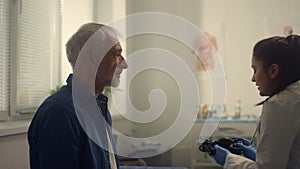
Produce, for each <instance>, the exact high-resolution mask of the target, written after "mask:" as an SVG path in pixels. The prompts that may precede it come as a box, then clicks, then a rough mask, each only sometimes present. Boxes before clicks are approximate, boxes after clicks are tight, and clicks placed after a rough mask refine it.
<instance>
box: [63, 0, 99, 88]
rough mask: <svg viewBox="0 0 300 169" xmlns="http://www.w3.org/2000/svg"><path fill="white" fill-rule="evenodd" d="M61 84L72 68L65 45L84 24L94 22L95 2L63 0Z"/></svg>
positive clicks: (91, 0)
mask: <svg viewBox="0 0 300 169" xmlns="http://www.w3.org/2000/svg"><path fill="white" fill-rule="evenodd" d="M62 1H63V2H62V3H63V4H62V6H63V7H62V11H63V12H62V43H61V44H62V47H61V50H62V51H61V53H62V57H61V65H62V68H61V70H62V72H61V83H62V84H65V83H66V82H65V81H66V79H67V77H68V75H69V73H71V72H72V67H71V65H70V64H69V61H68V59H67V56H66V48H65V44H66V43H67V41H68V39H69V38H70V37H71V36H72V35H73V34H74V33H75V32H76V31H77V30H78V28H79V27H80V26H81V25H83V24H84V23H87V22H91V21H92V20H93V17H94V16H93V0H62Z"/></svg>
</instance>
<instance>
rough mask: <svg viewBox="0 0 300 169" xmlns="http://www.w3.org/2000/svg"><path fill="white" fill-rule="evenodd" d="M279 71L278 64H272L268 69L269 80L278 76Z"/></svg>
mask: <svg viewBox="0 0 300 169" xmlns="http://www.w3.org/2000/svg"><path fill="white" fill-rule="evenodd" d="M279 71H280V67H279V65H278V64H272V65H271V66H270V67H269V75H270V78H272V79H274V78H276V77H277V76H278V75H279Z"/></svg>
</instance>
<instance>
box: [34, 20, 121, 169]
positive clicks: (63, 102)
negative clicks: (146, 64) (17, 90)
mask: <svg viewBox="0 0 300 169" xmlns="http://www.w3.org/2000/svg"><path fill="white" fill-rule="evenodd" d="M116 37H117V33H116V31H115V30H114V29H113V28H110V27H108V26H105V25H101V24H96V23H87V24H84V25H82V26H81V27H80V28H79V30H78V31H77V32H76V33H75V34H74V35H73V36H72V37H71V38H70V39H69V41H68V42H67V44H66V51H67V57H68V60H69V62H70V64H71V66H72V68H73V72H74V75H73V74H70V75H69V77H68V79H67V85H65V86H63V87H62V88H61V89H60V90H59V91H57V92H56V93H54V94H53V95H51V96H50V97H48V98H47V99H46V100H45V101H44V102H43V103H42V105H41V106H40V107H39V109H38V111H37V112H36V114H35V116H34V118H33V120H32V122H31V125H30V127H29V131H28V142H29V147H30V166H31V169H109V168H112V169H115V168H119V164H118V158H117V156H116V155H114V153H113V152H114V150H115V143H114V139H113V137H112V134H111V128H110V127H111V125H112V124H111V123H112V120H111V116H110V113H109V110H108V109H107V101H108V99H107V97H106V96H105V95H103V94H102V92H103V89H104V87H106V86H113V87H116V86H118V85H119V82H120V80H119V78H120V74H121V73H122V70H123V69H126V68H127V62H126V61H125V60H124V58H123V56H122V54H121V53H122V48H121V45H120V44H119V42H118V41H117V38H116ZM91 79H93V81H91ZM75 82H76V83H75ZM78 84H79V85H78ZM78 86H82V87H83V89H84V90H83V91H86V92H87V94H83V95H84V96H83V97H84V98H86V95H88V96H89V98H92V100H94V101H95V105H96V107H97V108H98V109H99V111H91V110H89V111H85V109H84V108H81V107H78V104H80V103H81V102H82V101H83V100H80V99H79V98H78V97H79V96H80V95H78V93H80V94H82V93H81V92H78V90H79V88H77V87H78ZM77 103H78V104H77ZM89 103H91V101H89ZM84 113H85V114H84ZM99 114H101V116H99V117H101V118H94V119H93V120H94V121H86V119H89V116H93V117H94V116H95V115H96V116H97V115H99ZM85 117H87V118H85ZM97 117H98V116H97ZM93 122H94V123H95V124H93ZM98 123H99V124H101V125H100V126H102V127H103V128H104V129H101V130H98V128H97V127H96V128H94V126H96V125H98ZM103 123H105V124H103ZM98 127H99V125H98ZM90 129H92V130H94V131H93V132H94V133H96V134H93V133H92V134H91V132H90V131H91V130H90ZM99 133H100V134H99ZM95 135H96V137H94V136H95ZM99 140H100V141H99Z"/></svg>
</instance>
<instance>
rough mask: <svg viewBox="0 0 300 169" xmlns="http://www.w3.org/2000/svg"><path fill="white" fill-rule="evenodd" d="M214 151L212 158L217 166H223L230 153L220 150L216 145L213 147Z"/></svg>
mask: <svg viewBox="0 0 300 169" xmlns="http://www.w3.org/2000/svg"><path fill="white" fill-rule="evenodd" d="M215 149H216V154H214V155H212V157H213V158H214V160H215V161H216V162H217V163H218V164H220V165H221V166H224V164H225V160H226V157H227V155H228V154H229V153H230V152H229V151H228V150H227V149H225V148H222V147H220V146H218V145H215Z"/></svg>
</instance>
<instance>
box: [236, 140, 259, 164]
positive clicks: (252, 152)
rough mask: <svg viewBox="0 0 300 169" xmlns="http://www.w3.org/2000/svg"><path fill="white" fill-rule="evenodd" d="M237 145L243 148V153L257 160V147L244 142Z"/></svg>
mask: <svg viewBox="0 0 300 169" xmlns="http://www.w3.org/2000/svg"><path fill="white" fill-rule="evenodd" d="M235 146H236V147H239V148H241V149H242V150H243V154H244V156H245V157H246V158H248V159H250V160H253V161H256V149H255V148H254V147H253V146H252V145H248V146H247V145H244V144H242V143H236V144H235Z"/></svg>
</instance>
